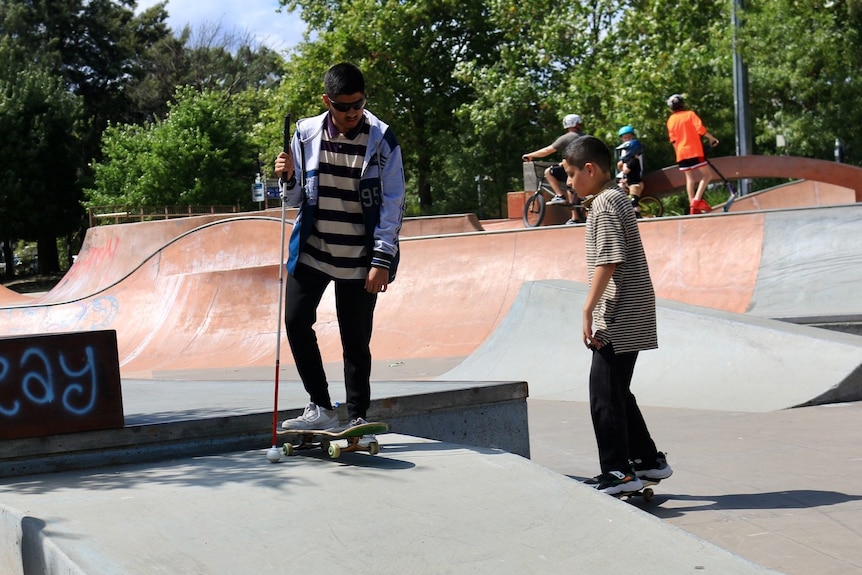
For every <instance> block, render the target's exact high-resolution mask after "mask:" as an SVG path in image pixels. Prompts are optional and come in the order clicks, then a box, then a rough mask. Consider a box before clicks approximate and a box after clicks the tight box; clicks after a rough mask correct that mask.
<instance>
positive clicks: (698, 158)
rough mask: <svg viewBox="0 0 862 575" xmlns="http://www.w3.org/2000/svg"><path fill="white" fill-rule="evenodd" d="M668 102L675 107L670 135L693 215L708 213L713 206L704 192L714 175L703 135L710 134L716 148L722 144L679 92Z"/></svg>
mask: <svg viewBox="0 0 862 575" xmlns="http://www.w3.org/2000/svg"><path fill="white" fill-rule="evenodd" d="M667 105H668V107H669V108H670V110H671V114H670V116H669V117H668V119H667V135H668V138H670V143H671V144H673V148H674V151H675V152H676V161H677V165H678V166H679V171H680V172H682V173H683V174H685V191H686V193H687V194H688V203H689V207H690V211H691V213H692V214H702V213H706V212H708V211H710V210H711V209H712V208H710V207H709V204H707V203H706V202H705V201H703V193H704V192H705V191H706V186H707V184H708V183H709V180H710V176H711V174H710V173H709V172H710V168H709V164H708V163H707V162H706V156H705V155H704V152H703V142H702V141H701V138H702V137H706V139H707V140H709V145H710V146H712V147H713V148H714V147H716V146H717V145H718V138H716V137H715V136H713V135H712V134H710V133H709V131H707V129H706V126H704V125H703V122H702V121H701V120H700V118H699V117H698V115H697V114H695V113H694V112H693V111H692V110H687V109H686V108H685V101H684V100H683V99H682V96H680V95H679V94H674V95H673V96H671V97H670V98H668V99H667ZM698 177H699V179H698Z"/></svg>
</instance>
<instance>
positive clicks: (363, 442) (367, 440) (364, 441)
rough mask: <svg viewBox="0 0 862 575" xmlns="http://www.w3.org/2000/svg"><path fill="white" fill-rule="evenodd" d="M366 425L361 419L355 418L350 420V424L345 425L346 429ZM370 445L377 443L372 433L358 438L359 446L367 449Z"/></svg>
mask: <svg viewBox="0 0 862 575" xmlns="http://www.w3.org/2000/svg"><path fill="white" fill-rule="evenodd" d="M366 423H368V422H367V421H365V420H364V419H362V418H361V417H357V418H356V419H351V420H350V423H348V424H347V427H356V426H357V425H365V424H366ZM372 443H377V436H376V435H374V434H373V433H369V434H368V435H363V436H362V437H360V438H359V446H360V447H365V448H367V447H368V446H369V445H371V444H372Z"/></svg>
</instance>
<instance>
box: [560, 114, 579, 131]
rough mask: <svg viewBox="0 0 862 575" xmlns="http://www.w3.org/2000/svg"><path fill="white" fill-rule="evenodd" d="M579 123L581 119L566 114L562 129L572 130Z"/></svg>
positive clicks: (575, 115) (574, 115)
mask: <svg viewBox="0 0 862 575" xmlns="http://www.w3.org/2000/svg"><path fill="white" fill-rule="evenodd" d="M580 123H581V117H580V116H578V115H577V114H568V115H566V117H565V118H563V127H564V128H574V127H575V126H577V125H578V124H580Z"/></svg>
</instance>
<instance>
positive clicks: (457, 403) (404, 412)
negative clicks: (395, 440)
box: [0, 382, 529, 477]
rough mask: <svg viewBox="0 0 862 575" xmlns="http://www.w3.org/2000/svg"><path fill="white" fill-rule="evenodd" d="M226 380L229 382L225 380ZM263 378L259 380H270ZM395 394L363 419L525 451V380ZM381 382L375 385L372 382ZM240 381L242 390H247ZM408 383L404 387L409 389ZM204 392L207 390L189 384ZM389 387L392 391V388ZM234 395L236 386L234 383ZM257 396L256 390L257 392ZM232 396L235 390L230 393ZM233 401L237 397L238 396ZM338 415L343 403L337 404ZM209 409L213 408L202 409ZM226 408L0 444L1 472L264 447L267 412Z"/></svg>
mask: <svg viewBox="0 0 862 575" xmlns="http://www.w3.org/2000/svg"><path fill="white" fill-rule="evenodd" d="M228 385H230V384H228ZM271 385H272V384H271V383H268V382H267V383H262V384H260V386H264V387H265V386H269V387H271ZM404 385H407V386H408V389H407V391H404V390H403V389H402V390H401V395H391V396H388V397H380V398H376V399H373V400H372V404H371V408H370V410H369V418H373V419H379V420H383V421H387V422H389V424H390V426H391V431H393V432H397V433H402V434H407V435H416V436H420V437H425V438H428V439H435V440H438V441H452V442H458V443H462V444H465V445H471V446H476V447H492V448H499V449H502V450H505V451H509V452H511V453H515V454H517V455H522V456H524V457H529V431H528V425H527V404H526V400H527V384H526V383H524V382H503V383H472V382H460V383H457V384H453V385H454V386H457V387H455V388H454V389H453V388H452V387H453V386H451V385H450V386H449V387H450V388H449V389H442V390H435V391H432V392H427V391H423V390H428V389H429V388H430V389H433V388H434V387H435V385H436V386H437V387H438V388H439V387H440V386H439V385H437V382H434V383H426V384H423V383H421V382H412V383H410V384H401V386H402V388H403V386H404ZM172 387H173V388H175V389H176V393H175V396H174V397H173V398H171V397H165V398H164V402H165V403H176V396H177V395H180V394H182V389H183V384H182V383H180V382H173V383H172ZM379 387H382V386H379ZM247 388H248V386H247V385H246V391H248V389H247ZM410 389H413V392H412V393H410V392H409V390H410ZM195 391H196V393H199V394H205V393H206V388H200V389H196V390H195ZM393 391H396V392H397V391H398V390H397V389H396V390H393ZM237 393H239V387H238V389H237ZM259 395H263V394H259ZM235 397H237V396H235ZM237 405H239V401H237ZM339 409H340V410H341V411H340V416H341V418H342V420H344V419H346V416H347V414H346V411H344V410H345V408H344V407H340V408H339ZM201 411H202V412H204V413H214V412H215V411H216V410H213V409H212V408H209V409H202V410H201ZM241 411H242V410H241V409H239V408H237V409H236V410H235V412H234V413H229V412H225V414H224V415H222V416H218V417H212V416H210V417H201V418H188V412H187V411H185V412H177V413H179V414H181V415H178V416H177V417H180V419H177V420H172V421H158V420H160V419H165V418H166V416H165V415H164V414H163V413H154V414H152V415H151V416H150V418H151V419H152V420H155V421H158V422H153V423H151V422H147V421H146V419H147V416H146V415H143V416H139V417H138V418H137V419H138V420H143V421H142V422H141V423H140V424H136V425H127V426H126V427H124V428H122V429H114V430H101V431H90V432H81V433H68V434H62V435H50V436H46V437H38V438H27V439H14V440H8V441H2V442H0V477H15V476H21V475H30V474H36V473H49V472H58V471H67V470H72V469H86V468H90V467H100V466H105V465H119V464H127V463H138V462H145V461H158V460H163V459H169V458H175V457H184V456H196V455H211V454H216V453H226V452H230V451H242V450H249V449H257V448H263V447H265V446H269V445H271V439H272V436H271V429H272V412H261V411H258V412H256V413H240V412H241ZM300 413H301V409H299V408H297V409H288V410H282V411H279V416H278V417H279V420H282V419H286V418H289V417H295V416H297V415H299V414H300Z"/></svg>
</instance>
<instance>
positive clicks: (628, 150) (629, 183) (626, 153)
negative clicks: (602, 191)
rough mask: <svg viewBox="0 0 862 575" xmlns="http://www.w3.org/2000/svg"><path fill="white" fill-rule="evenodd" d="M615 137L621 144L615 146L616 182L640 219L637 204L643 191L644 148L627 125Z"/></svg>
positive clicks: (632, 129)
mask: <svg viewBox="0 0 862 575" xmlns="http://www.w3.org/2000/svg"><path fill="white" fill-rule="evenodd" d="M617 135H618V136H619V137H620V140H622V144H620V145H619V146H617V154H618V161H617V181H618V182H619V184H620V188H622V189H623V191H625V192H627V193H628V195H629V200H630V201H631V203H632V206H634V208H635V215H637V216H638V217H640V211H641V210H640V206H639V205H638V203H639V202H640V199H641V194H642V193H643V190H644V184H643V180H642V176H643V154H644V148H643V145H641V143H640V141H638V139H637V135H636V134H635V129H634V128H632V127H631V126H629V125H626V126H623V127H622V128H620V130H619V132H617Z"/></svg>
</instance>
